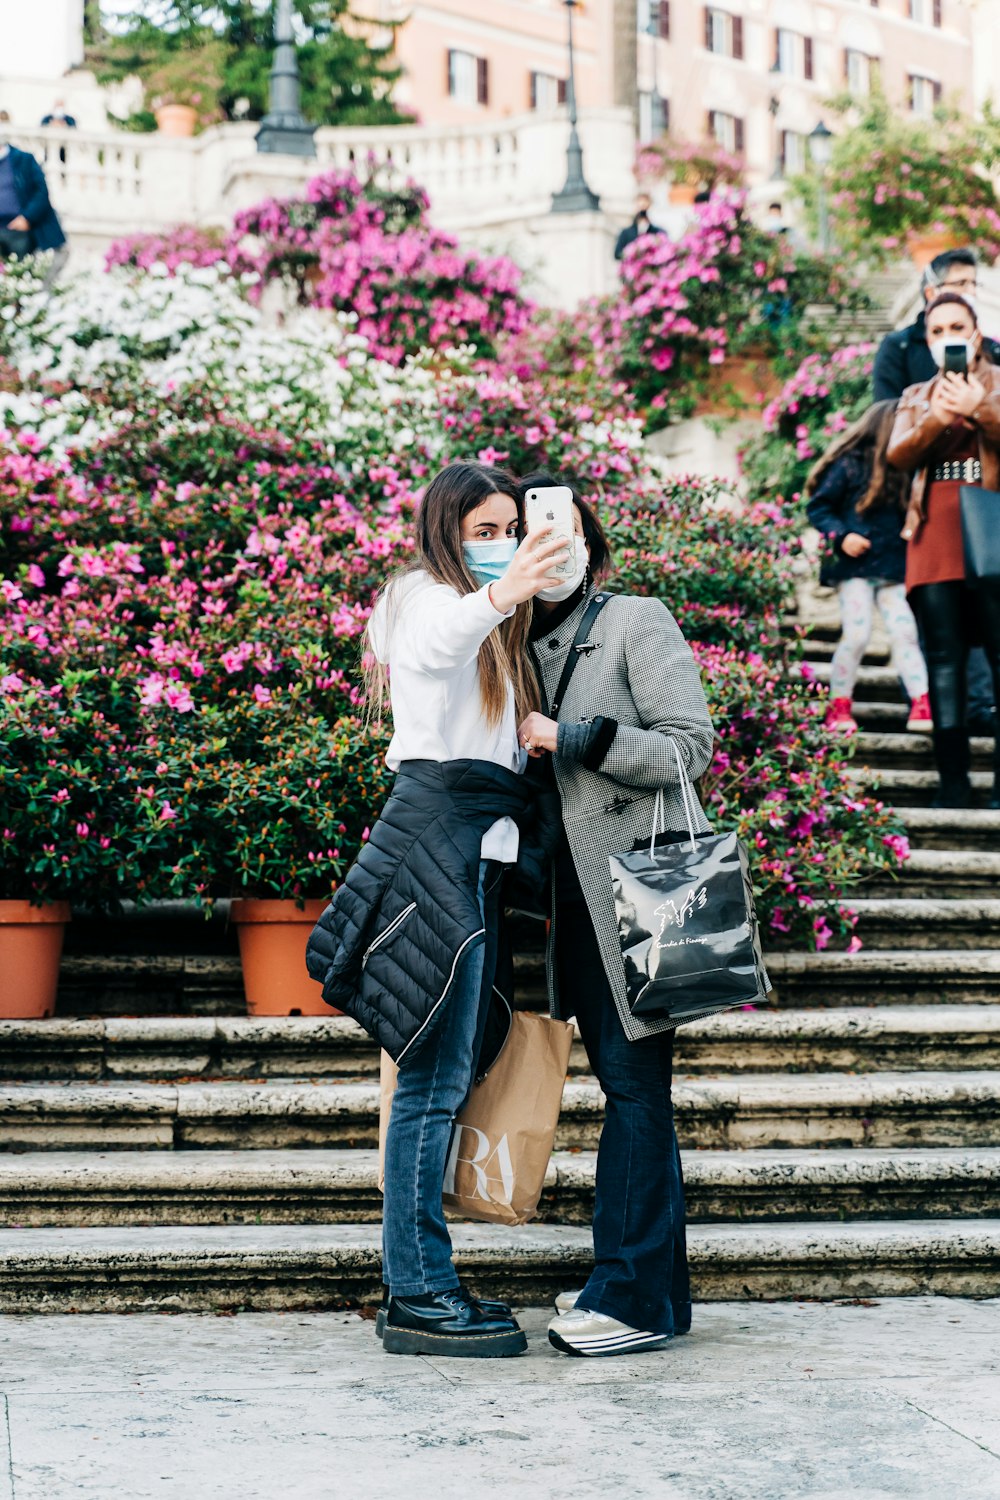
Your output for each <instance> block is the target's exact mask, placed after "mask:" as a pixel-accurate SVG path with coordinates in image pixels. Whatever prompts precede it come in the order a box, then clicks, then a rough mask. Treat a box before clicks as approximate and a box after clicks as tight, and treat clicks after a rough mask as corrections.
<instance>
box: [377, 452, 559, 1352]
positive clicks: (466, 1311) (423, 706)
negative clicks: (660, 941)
mask: <svg viewBox="0 0 1000 1500" xmlns="http://www.w3.org/2000/svg"><path fill="white" fill-rule="evenodd" d="M519 537H520V504H519V497H518V490H517V486H516V484H515V482H514V480H513V478H512V477H511V476H510V475H508V474H506V473H505V472H504V471H502V470H497V469H490V468H484V467H482V466H480V465H476V464H453V465H451V466H450V467H449V468H447V469H445V470H443V471H442V472H441V473H440V474H438V475H437V477H436V478H435V479H434V480H433V482H432V483H431V484H430V486H429V487H428V490H427V493H426V495H425V497H424V500H423V503H422V505H421V507H420V511H419V514H418V517H417V547H416V558H415V562H414V564H413V566H412V568H411V569H409V570H408V571H407V572H405V573H404V574H402V575H400V576H398V577H396V578H394V579H393V580H391V581H390V583H389V584H388V585H387V586H386V588H385V589H384V590H383V592H382V595H381V597H380V599H379V601H378V603H377V605H376V608H375V610H374V612H373V614H372V618H371V621H370V623H369V627H368V647H369V657H368V663H369V666H368V675H369V684H370V689H371V693H372V697H373V699H374V701H375V703H376V704H377V705H378V706H379V707H381V706H382V705H383V704H384V700H385V696H386V692H388V695H389V697H390V699H391V704H392V719H393V728H394V734H393V737H392V742H391V744H390V746H389V752H388V757H387V759H388V764H389V766H390V767H391V768H392V769H393V770H396V771H398V772H400V773H401V775H400V777H399V779H398V780H397V788H399V787H400V784H401V783H405V788H406V795H405V798H403V799H402V801H403V804H404V805H403V808H402V811H401V812H397V813H394V815H393V816H394V818H395V822H394V824H393V826H394V828H395V829H397V830H400V829H401V830H403V833H404V834H405V833H406V831H407V830H409V831H411V832H412V830H414V829H417V830H418V831H417V832H416V833H414V834H413V836H414V837H415V838H417V839H418V840H422V843H421V846H420V849H419V855H420V868H421V871H422V872H423V878H424V879H425V880H426V883H427V891H426V892H422V893H421V894H422V895H424V894H429V895H430V896H431V897H433V902H434V903H436V904H437V907H438V908H439V909H440V907H441V906H448V905H451V906H452V907H458V906H460V905H461V904H462V902H463V901H464V900H465V899H466V898H467V896H468V895H469V893H470V892H471V893H472V895H473V896H474V900H475V901H476V902H477V903H478V913H477V915H476V923H477V926H478V925H479V918H480V917H481V931H479V932H475V933H473V937H474V938H475V939H476V941H474V942H473V941H472V939H471V938H470V939H469V942H468V946H467V947H465V946H464V945H463V947H461V948H460V949H459V953H458V956H457V957H456V960H455V963H456V967H455V970H454V975H453V978H451V979H450V980H449V983H448V984H447V985H445V986H444V987H443V989H442V988H441V986H440V985H439V984H438V983H436V982H432V981H431V980H430V979H428V980H426V982H425V977H424V976H425V973H429V971H430V968H431V965H432V959H433V958H434V955H433V954H432V952H431V949H432V948H433V947H434V943H435V941H436V933H435V932H434V931H433V930H431V929H432V928H433V923H431V924H429V926H420V925H419V922H418V920H417V919H418V918H419V917H420V916H421V913H420V912H417V913H416V915H415V917H414V918H413V919H408V918H406V910H405V909H401V915H400V917H398V918H397V919H396V921H397V922H398V923H400V924H401V925H400V926H394V924H393V923H390V924H389V926H387V927H385V928H384V933H385V936H386V940H387V948H380V949H379V950H378V952H379V961H380V963H382V964H383V965H385V966H386V968H385V971H384V972H385V973H386V974H387V975H390V974H391V976H392V977H391V978H390V979H389V980H388V981H387V982H386V984H385V986H384V989H383V990H382V991H379V990H377V989H376V990H375V992H374V993H375V1000H374V1002H373V1003H374V1004H375V1005H376V1007H378V1006H381V1014H380V1015H379V1016H377V1017H376V1018H375V1020H376V1026H375V1029H376V1030H379V1031H381V1029H382V1027H383V1024H386V1025H389V1024H391V1026H392V1027H394V1028H395V1030H394V1031H393V1040H394V1042H395V1043H396V1045H395V1055H396V1057H397V1061H398V1062H399V1064H400V1072H399V1081H398V1085H397V1089H396V1094H395V1097H394V1100H393V1106H392V1115H391V1119H390V1123H389V1129H388V1135H387V1139H386V1150H385V1206H384V1219H383V1279H384V1281H385V1283H386V1286H387V1295H386V1301H385V1304H384V1306H383V1311H382V1315H381V1316H380V1319H379V1325H380V1327H381V1329H382V1332H383V1346H384V1348H385V1349H386V1351H387V1352H389V1353H399V1354H426V1353H439V1354H451V1355H471V1356H480V1357H496V1356H498V1355H505V1354H516V1353H520V1352H522V1351H523V1350H524V1348H525V1347H526V1342H525V1338H524V1334H523V1332H522V1331H521V1330H520V1329H519V1327H518V1325H517V1323H516V1322H515V1321H514V1319H513V1318H512V1316H511V1314H510V1309H509V1307H507V1306H506V1304H504V1303H497V1302H490V1303H486V1302H483V1301H480V1300H478V1299H476V1298H474V1297H472V1296H470V1295H469V1294H467V1293H466V1292H465V1291H464V1289H463V1288H462V1286H461V1285H460V1283H459V1278H458V1275H457V1273H456V1271H455V1268H454V1265H453V1263H452V1259H451V1241H450V1238H449V1235H448V1229H447V1226H446V1223H445V1219H444V1213H443V1210H442V1206H441V1191H442V1183H443V1179H444V1170H445V1162H446V1156H447V1150H448V1144H449V1140H450V1135H451V1127H452V1122H453V1120H454V1117H455V1115H456V1114H457V1113H458V1111H459V1110H460V1109H461V1107H462V1105H463V1103H464V1101H465V1099H466V1096H467V1094H468V1092H469V1089H470V1087H471V1085H472V1082H473V1078H474V1076H475V1071H476V1064H477V1060H478V1056H479V1052H480V1049H481V1047H482V1044H483V1037H484V1032H485V1026H486V1015H487V1011H488V1009H489V1004H490V1000H491V997H492V991H493V978H494V967H495V962H496V928H497V919H498V911H497V908H498V903H499V885H500V879H501V876H502V873H503V868H504V867H505V866H507V865H510V864H513V863H514V861H515V860H516V859H517V854H518V841H519V832H518V826H517V824H516V823H515V821H514V820H513V818H512V817H511V816H501V817H496V818H493V817H492V813H491V811H490V809H491V808H495V809H497V810H499V809H500V808H506V807H508V806H509V807H510V808H511V809H512V810H515V809H516V808H517V807H518V806H519V799H520V798H521V796H522V791H521V787H522V785H523V784H522V783H521V782H520V781H519V780H518V781H515V780H514V777H515V776H516V775H517V773H519V772H520V771H521V770H523V765H524V761H525V755H524V752H523V751H522V749H521V747H520V745H519V743H518V736H517V726H518V724H519V723H520V722H521V721H522V720H523V718H524V717H525V715H526V714H527V713H530V712H531V711H532V710H533V709H535V708H537V706H538V701H539V700H538V689H537V685H536V682H535V678H534V673H533V670H532V667H531V662H530V657H529V654H528V650H527V636H528V628H529V624H530V613H531V612H530V608H526V607H525V606H526V605H527V604H528V601H529V600H531V599H533V598H534V597H535V595H537V594H539V593H541V592H542V591H543V590H544V589H546V588H551V586H552V584H553V581H554V580H553V578H552V576H551V575H550V574H549V573H548V572H547V569H550V568H551V567H552V565H553V562H554V561H557V560H558V559H559V555H560V553H561V550H562V548H563V546H564V544H561V543H560V541H559V540H558V538H556V539H553V538H552V537H551V535H547V536H542V535H538V536H533V537H532V541H531V545H530V546H529V545H528V543H527V542H526V541H525V542H521V541H520V540H519ZM497 768H500V770H499V771H498V770H497ZM470 777H473V778H475V777H479V778H480V783H477V784H481V785H482V787H483V792H482V794H481V795H480V796H477V798H476V799H474V800H473V802H472V803H471V805H470V806H469V810H468V812H467V813H465V812H464V811H463V818H462V820H461V821H462V826H463V828H464V831H465V834H466V836H467V835H468V828H469V823H470V820H471V821H472V822H475V821H476V820H477V819H478V821H479V826H481V829H482V833H481V843H480V836H479V834H478V833H476V834H474V837H475V839H476V843H475V844H474V845H471V846H470V847H471V859H470V860H469V862H468V864H466V863H465V862H464V860H463V859H456V858H454V855H453V851H454V846H455V840H454V838H453V837H449V838H448V839H447V840H444V839H442V837H441V826H442V819H441V818H440V817H438V816H437V814H436V813H435V815H434V817H430V815H429V813H428V808H429V807H430V805H431V803H432V801H433V805H434V807H435V808H437V807H439V806H443V807H444V809H445V818H447V817H448V816H449V815H450V814H452V813H453V812H454V808H455V807H456V806H461V807H462V808H463V809H464V808H465V806H466V804H464V803H459V801H458V800H457V799H458V797H459V796H460V794H461V790H462V789H463V788H465V789H466V794H467V787H468V784H469V778H470ZM421 803H422V804H423V809H421V805H420V804H421ZM385 818H386V814H383V820H385ZM453 826H454V825H453ZM373 838H374V833H373ZM399 842H400V840H397V845H396V846H390V844H389V843H388V841H386V842H385V845H384V856H383V860H384V865H385V866H386V867H388V868H389V869H390V870H391V869H392V868H393V861H394V859H396V858H397V856H396V853H395V849H396V847H398V844H399ZM477 856H478V858H477ZM407 858H408V859H409V860H410V868H412V866H413V864H414V860H413V859H412V857H411V856H407ZM449 882H450V887H449ZM466 884H467V885H468V890H466V889H465V887H466ZM473 887H475V889H474V890H473ZM363 889H364V888H363V887H362V886H360V885H359V886H358V890H359V891H362V893H363ZM449 898H450V899H449ZM360 904H361V907H362V910H361V911H360V912H358V910H357V907H356V908H355V915H354V919H355V922H356V923H358V922H363V920H364V911H363V906H364V897H363V894H362V897H361V903H360ZM420 904H421V903H420V902H419V901H417V900H414V901H413V903H412V905H413V906H414V907H417V906H418V905H420ZM424 904H425V905H426V902H424ZM407 909H408V908H407ZM394 932H398V933H401V934H405V936H402V937H400V938H397V937H395V936H394V935H393V934H394ZM375 942H376V943H379V942H381V938H380V937H376V939H375ZM422 945H423V946H422ZM393 948H395V950H396V953H395V963H396V965H397V967H396V968H395V969H392V970H390V969H389V968H388V964H389V962H390V954H389V951H387V949H388V950H391V949H393ZM369 951H370V950H369ZM425 960H426V962H425ZM372 988H373V987H372V985H371V983H369V991H371V990H372ZM401 996H402V997H403V999H404V1000H405V1001H406V1004H405V1006H402V1007H400V1006H399V1005H397V1001H398V1000H399V999H400V997H401Z"/></svg>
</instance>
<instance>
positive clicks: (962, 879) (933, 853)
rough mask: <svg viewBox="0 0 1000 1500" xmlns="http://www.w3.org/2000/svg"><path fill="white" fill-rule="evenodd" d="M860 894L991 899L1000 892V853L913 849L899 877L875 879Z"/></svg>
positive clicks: (880, 876)
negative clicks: (990, 897) (980, 897)
mask: <svg viewBox="0 0 1000 1500" xmlns="http://www.w3.org/2000/svg"><path fill="white" fill-rule="evenodd" d="M858 890H859V892H863V893H864V895H865V896H876V895H877V896H908V897H911V896H920V897H921V898H925V899H927V900H930V901H934V900H937V899H939V898H940V897H942V896H946V897H949V898H952V897H955V896H988V895H990V894H992V893H993V892H996V891H1000V851H997V852H993V851H986V850H982V849H968V850H966V849H911V851H910V857H909V859H907V860H905V861H904V862H903V864H901V865H900V867H899V871H898V874H896V875H895V876H891V875H878V876H875V877H874V878H872V879H869V880H866V881H865V882H864V885H862V886H859V887H858ZM850 899H851V905H852V906H853V905H856V902H855V901H854V899H853V898H850ZM893 941H896V938H895V936H894V938H893Z"/></svg>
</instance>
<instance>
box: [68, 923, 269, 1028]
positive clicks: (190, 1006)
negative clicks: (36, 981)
mask: <svg viewBox="0 0 1000 1500" xmlns="http://www.w3.org/2000/svg"><path fill="white" fill-rule="evenodd" d="M71 925H72V924H71ZM56 1010H57V1012H58V1013H61V1014H62V1015H77V1016H122V1015H124V1016H155V1015H184V1016H215V1015H240V1014H243V1015H245V1014H246V999H245V996H244V991H243V971H242V969H241V967H240V961H239V958H237V957H235V956H233V955H231V954H201V953H146V954H121V953H109V954H66V955H65V956H64V957H63V961H62V964H61V966H60V969H59V992H58V995H57V998H56Z"/></svg>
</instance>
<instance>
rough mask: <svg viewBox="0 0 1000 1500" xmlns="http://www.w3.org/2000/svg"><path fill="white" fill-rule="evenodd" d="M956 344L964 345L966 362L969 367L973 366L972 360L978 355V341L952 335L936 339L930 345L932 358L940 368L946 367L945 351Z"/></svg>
mask: <svg viewBox="0 0 1000 1500" xmlns="http://www.w3.org/2000/svg"><path fill="white" fill-rule="evenodd" d="M956 344H958V345H962V346H963V347H964V349H965V363H966V366H967V367H969V368H971V366H972V362H973V360H974V359H975V357H976V349H977V348H978V347H979V346H978V343H977V341H976V340H975V339H956V338H954V337H951V338H943V339H935V340H934V342H933V344H929V345H928V348H929V349H930V351H931V359H932V360H933V361H934V363H935V364H936V365H937V367H938V369H939V370H943V369H944V351H945V350H946V349H951V348H953V347H954V346H955V345H956Z"/></svg>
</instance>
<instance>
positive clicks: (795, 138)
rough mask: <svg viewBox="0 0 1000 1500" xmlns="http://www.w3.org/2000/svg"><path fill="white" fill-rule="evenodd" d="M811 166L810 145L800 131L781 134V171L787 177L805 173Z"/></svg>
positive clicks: (784, 131)
mask: <svg viewBox="0 0 1000 1500" xmlns="http://www.w3.org/2000/svg"><path fill="white" fill-rule="evenodd" d="M808 164H809V145H808V142H807V141H806V138H805V136H804V135H802V133H801V132H800V131H798V130H783V131H782V132H781V171H782V175H783V176H785V177H791V176H793V175H794V174H795V173H796V172H804V171H805V170H806V167H807V166H808Z"/></svg>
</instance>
